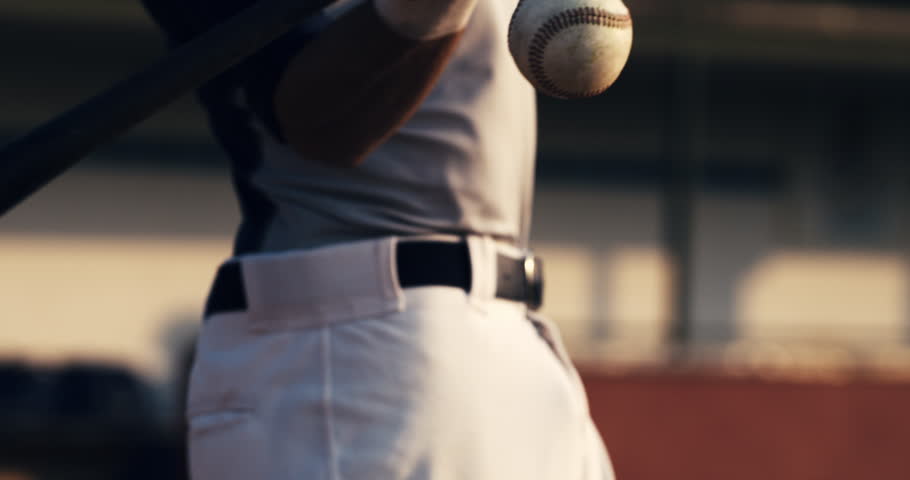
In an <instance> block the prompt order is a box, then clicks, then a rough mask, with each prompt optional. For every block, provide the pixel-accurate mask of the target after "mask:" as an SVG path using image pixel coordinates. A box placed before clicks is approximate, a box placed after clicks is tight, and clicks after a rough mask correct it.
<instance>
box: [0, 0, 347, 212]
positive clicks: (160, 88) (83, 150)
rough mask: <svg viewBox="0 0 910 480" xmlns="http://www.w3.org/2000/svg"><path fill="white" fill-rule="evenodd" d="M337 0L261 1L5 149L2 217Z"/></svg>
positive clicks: (0, 168) (0, 170)
mask: <svg viewBox="0 0 910 480" xmlns="http://www.w3.org/2000/svg"><path fill="white" fill-rule="evenodd" d="M333 2H334V0H309V1H306V0H260V1H259V2H257V3H256V4H255V5H253V6H251V7H249V8H247V9H246V10H244V11H242V12H240V13H239V14H237V15H236V16H234V17H232V18H230V19H228V20H227V21H225V22H223V23H222V24H220V25H218V26H216V27H214V28H212V29H211V30H209V31H208V32H206V33H204V34H202V35H200V36H199V37H198V38H196V39H194V40H193V41H192V42H189V43H187V44H185V45H183V46H181V47H180V48H177V49H175V50H174V51H173V52H172V53H171V54H170V55H168V56H166V57H165V58H163V59H161V60H159V61H157V62H155V63H154V64H152V65H151V66H150V67H148V68H147V69H145V70H143V71H140V72H138V73H136V74H134V75H133V76H131V77H129V78H127V79H126V80H124V81H122V82H120V83H117V84H116V85H114V86H113V87H111V88H109V89H108V90H106V91H103V92H102V93H100V94H98V95H97V96H95V97H92V98H91V99H89V100H87V101H86V102H84V103H82V104H79V105H77V106H75V107H73V108H72V109H70V110H68V111H66V112H64V113H63V114H61V115H59V116H57V117H55V118H53V119H51V120H50V121H48V122H47V123H45V124H43V125H41V126H39V127H37V128H35V129H34V130H32V131H31V132H29V133H27V134H26V135H24V136H22V137H20V138H18V139H16V140H14V141H12V142H11V143H9V144H8V145H6V146H5V147H3V149H0V216H2V215H4V214H6V213H7V212H8V211H9V210H11V209H12V208H13V207H15V206H16V205H18V204H19V203H20V202H22V201H23V200H25V199H26V198H28V196H30V195H31V194H32V193H34V192H35V191H37V190H38V189H40V188H41V187H43V186H44V185H46V184H47V183H48V182H50V181H51V180H53V179H54V178H56V177H57V176H58V175H60V174H61V173H63V172H64V171H66V170H67V169H68V168H70V167H72V166H73V165H75V164H76V163H77V162H78V161H79V160H80V159H81V158H83V157H84V156H86V155H87V154H89V153H91V152H92V151H93V150H94V149H96V148H97V147H99V146H100V145H101V144H103V143H105V142H107V141H110V140H112V139H114V138H116V137H117V136H119V135H121V134H123V133H124V132H126V131H128V130H129V129H130V128H132V127H133V126H135V125H136V124H138V123H139V122H141V121H143V120H145V119H146V118H148V117H149V116H151V115H152V114H154V113H155V112H157V111H158V110H160V109H162V108H164V107H165V106H167V105H168V104H170V103H172V102H173V101H174V100H176V99H177V98H179V97H181V96H183V95H184V94H186V93H188V92H190V91H192V90H194V89H196V88H198V87H199V86H201V85H202V84H203V83H205V82H206V81H208V80H210V79H212V78H213V77H215V76H216V75H218V74H219V73H221V72H224V71H225V70H227V69H228V68H230V67H231V66H233V65H235V64H236V63H238V62H240V61H241V60H243V59H245V58H247V57H249V56H250V55H252V54H253V53H255V52H257V51H258V50H260V49H262V48H263V47H265V46H266V45H268V44H269V43H270V42H271V41H272V40H274V39H276V38H278V37H279V36H280V35H282V34H284V33H285V32H287V31H289V30H290V29H291V28H292V27H293V26H294V25H295V24H297V23H299V22H300V21H301V20H303V19H304V18H306V17H308V16H310V15H313V14H315V13H317V12H318V11H319V10H321V9H323V8H325V7H326V6H328V5H329V4H331V3H333Z"/></svg>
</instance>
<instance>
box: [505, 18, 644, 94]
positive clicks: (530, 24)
mask: <svg viewBox="0 0 910 480" xmlns="http://www.w3.org/2000/svg"><path fill="white" fill-rule="evenodd" d="M631 50H632V17H631V16H630V14H629V9H628V8H627V7H626V6H625V5H624V4H623V3H622V0H521V1H520V2H519V3H518V6H517V7H516V9H515V13H514V14H513V15H512V20H511V23H510V25H509V51H510V52H511V53H512V57H513V58H514V59H515V63H516V64H517V65H518V69H519V70H521V73H522V74H523V75H524V76H525V78H527V79H528V80H529V81H530V82H531V84H532V85H534V87H535V88H536V89H537V90H538V91H540V92H542V93H545V94H547V95H550V96H554V97H557V98H586V97H592V96H594V95H599V94H601V93H603V92H604V91H605V90H606V89H607V88H609V87H610V86H611V85H613V82H615V81H616V79H617V78H619V74H620V73H621V72H622V69H623V67H625V65H626V61H627V60H628V59H629V53H630V51H631Z"/></svg>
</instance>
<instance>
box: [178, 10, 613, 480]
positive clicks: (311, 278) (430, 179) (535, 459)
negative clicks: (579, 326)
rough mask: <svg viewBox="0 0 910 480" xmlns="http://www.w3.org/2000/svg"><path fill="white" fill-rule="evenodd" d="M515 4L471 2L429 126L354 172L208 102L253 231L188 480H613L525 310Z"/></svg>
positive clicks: (214, 351)
mask: <svg viewBox="0 0 910 480" xmlns="http://www.w3.org/2000/svg"><path fill="white" fill-rule="evenodd" d="M516 3H517V0H484V1H481V2H480V3H479V6H478V7H477V10H476V11H475V13H474V16H473V18H472V20H471V22H470V25H469V26H468V28H467V30H466V32H465V34H464V36H463V38H462V39H461V43H460V44H459V47H458V49H457V51H456V53H455V55H454V57H453V58H452V59H451V61H450V63H449V64H448V66H447V68H446V69H445V71H444V72H443V74H442V76H441V79H440V80H439V83H438V84H437V86H436V87H435V88H434V89H433V91H432V92H431V94H430V95H429V97H428V98H427V99H426V100H425V101H424V102H423V103H422V104H421V106H420V108H419V110H418V111H417V113H416V114H415V115H414V116H413V117H412V118H411V119H410V120H409V121H408V122H407V124H406V125H405V126H404V127H403V128H401V129H400V130H399V131H398V132H397V133H395V134H394V136H392V137H391V138H390V139H389V140H388V141H387V142H385V143H384V144H383V145H382V146H380V147H379V148H378V150H376V151H375V152H374V153H372V154H371V155H370V156H369V157H368V158H367V159H366V161H365V162H364V163H363V164H362V165H361V166H358V167H357V168H354V169H337V168H333V167H328V166H325V165H323V164H321V163H319V162H317V161H312V160H310V159H306V158H301V157H300V156H299V155H298V154H296V153H294V152H293V151H292V150H291V149H289V148H288V147H287V146H286V145H284V144H283V143H282V142H281V141H279V140H278V139H276V137H275V136H273V135H271V134H270V133H269V128H268V126H267V125H266V124H265V122H263V121H259V120H257V119H256V117H255V116H252V115H245V114H244V112H247V110H245V109H244V106H243V102H242V95H241V93H242V92H240V91H239V90H238V91H237V92H234V93H236V95H235V96H233V97H232V98H235V99H237V98H239V99H241V101H238V103H237V104H236V105H232V106H230V107H227V106H223V105H222V106H221V107H219V106H217V105H214V103H213V102H212V101H211V98H212V94H211V92H209V96H208V97H206V93H205V92H203V93H202V98H203V102H204V103H206V105H207V107H208V108H209V112H210V114H211V115H212V116H213V119H214V120H213V123H214V124H215V125H214V127H215V131H216V134H219V132H220V135H219V137H220V138H221V139H222V143H223V144H224V145H225V147H226V148H227V150H228V151H229V153H230V154H231V156H232V158H233V160H234V178H235V182H236V186H237V190H238V193H239V196H240V199H241V207H242V210H243V213H244V224H243V226H242V227H241V230H240V232H239V234H238V240H237V248H236V256H235V257H234V258H232V259H230V260H229V261H228V262H226V263H225V265H224V266H222V268H221V270H220V271H219V276H218V278H217V279H216V281H215V285H214V286H213V291H212V295H211V298H210V302H209V307H208V314H207V318H206V321H205V323H204V326H203V329H202V332H201V335H200V339H199V343H198V350H197V358H196V362H195V365H194V368H193V372H192V376H191V384H190V393H189V400H188V420H189V425H190V433H189V435H190V459H191V470H192V474H193V477H194V478H195V479H196V480H208V479H211V480H215V479H217V480H232V479H253V478H256V479H269V480H279V479H280V480H285V479H287V480H290V479H303V478H305V479H308V480H309V479H312V480H362V479H371V480H399V479H401V480H404V479H410V480H447V479H452V480H455V479H461V480H503V479H522V480H595V479H596V480H608V479H612V478H613V472H612V468H611V466H610V462H609V460H608V458H607V455H606V451H605V449H604V447H603V444H602V442H601V440H600V437H599V435H598V433H597V431H596V429H595V427H594V425H593V423H592V421H591V419H590V415H589V413H588V407H587V403H586V399H585V395H584V390H583V387H582V386H581V383H580V381H579V379H578V376H577V374H576V372H575V370H574V368H573V367H572V365H571V363H570V362H569V360H568V359H567V358H566V356H565V354H564V352H563V350H562V346H561V343H560V341H559V339H558V334H557V332H556V330H555V328H553V327H552V325H550V324H548V323H546V322H545V321H543V320H540V319H538V318H536V317H535V316H534V315H533V314H532V313H531V312H529V309H528V307H527V306H526V304H525V303H524V302H522V301H516V299H520V298H522V293H521V292H522V288H523V286H520V287H519V288H518V289H517V290H516V289H515V288H514V287H515V282H516V275H517V276H518V277H521V278H520V279H519V280H521V281H526V282H527V281H528V278H525V277H523V276H522V274H528V275H530V273H533V272H530V273H529V272H528V271H521V269H522V268H525V269H527V268H528V266H529V265H531V267H533V266H534V265H533V264H529V263H528V261H529V259H527V258H524V255H525V251H524V249H525V247H526V243H527V237H528V227H529V225H528V223H529V217H530V206H531V195H532V186H533V177H534V157H535V147H536V146H535V130H536V124H535V115H536V112H535V104H534V92H533V91H532V88H531V87H530V85H529V84H528V83H527V81H526V80H525V79H524V78H523V77H522V76H521V75H520V74H519V72H518V69H517V68H516V66H515V65H514V62H513V60H512V58H511V57H510V55H509V52H508V48H507V45H506V29H507V27H508V22H509V18H510V16H511V13H512V11H513V10H514V8H515V6H516ZM214 88H217V86H216V87H214ZM207 100H208V101H207ZM219 115H220V116H221V117H231V116H232V115H233V117H232V118H233V120H232V121H235V122H236V121H237V119H246V120H248V121H249V123H248V128H245V129H242V130H235V131H234V133H226V132H230V128H231V127H230V126H227V127H226V126H225V125H228V123H227V121H225V120H223V118H222V121H221V123H220V124H219ZM219 125H220V126H219ZM235 126H236V124H235ZM414 245H417V247H414ZM415 252H416V253H415ZM428 252H430V253H428ZM433 252H439V253H433ZM435 262H440V265H441V267H440V269H439V270H444V269H445V268H448V267H450V266H452V265H455V268H454V269H450V270H452V271H453V272H454V273H452V275H454V276H455V277H458V278H456V279H454V280H452V281H451V282H450V283H446V281H443V282H436V281H435V280H434V279H433V278H435V277H434V275H433V274H434V272H435V270H436V269H434V268H433V267H432V265H435ZM513 264H514V265H518V268H519V270H517V271H518V273H517V274H515V275H513V273H515V272H514V271H509V269H511V268H512V266H511V265H513ZM428 265H430V266H429V267H428ZM458 265H463V271H462V270H459V268H460V267H458ZM442 266H445V268H443V267H442ZM415 272H416V273H415ZM431 277H432V278H431ZM510 282H511V283H510ZM519 283H520V282H519ZM510 284H511V287H510V286H509V285H510ZM510 288H511V290H510ZM509 291H511V292H513V294H514V293H515V292H518V293H517V294H514V295H513V294H510V293H509ZM503 292H505V293H503Z"/></svg>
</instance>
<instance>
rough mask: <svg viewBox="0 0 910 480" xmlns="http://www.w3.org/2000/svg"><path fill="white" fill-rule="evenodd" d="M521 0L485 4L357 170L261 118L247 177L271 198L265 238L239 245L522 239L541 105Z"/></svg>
mask: <svg viewBox="0 0 910 480" xmlns="http://www.w3.org/2000/svg"><path fill="white" fill-rule="evenodd" d="M516 4H517V0H485V1H481V2H479V5H478V7H477V9H476V11H475V12H474V16H473V18H472V20H471V22H470V24H469V26H468V27H467V30H466V32H465V34H464V36H463V37H462V39H461V43H460V44H459V46H458V49H457V51H456V53H455V55H454V57H453V58H452V59H451V61H450V63H449V64H448V65H447V67H446V69H445V71H444V72H443V74H442V76H441V78H440V80H439V83H438V84H437V85H436V87H435V88H434V89H433V90H432V92H431V93H430V95H429V97H428V98H427V99H426V100H425V101H424V102H423V103H422V105H421V106H420V107H419V109H418V111H417V112H416V114H415V115H414V116H413V117H412V118H411V119H410V120H409V121H408V122H407V123H406V124H405V125H404V126H403V127H402V128H401V129H400V130H399V131H398V132H397V133H395V134H394V135H393V136H392V137H391V138H390V139H389V140H388V141H387V142H386V143H384V144H383V145H381V146H380V147H379V148H378V149H377V150H376V151H375V152H373V153H372V154H371V155H370V156H369V157H368V158H367V159H366V160H365V161H364V163H363V164H361V165H360V166H358V167H356V168H352V169H341V168H335V167H329V166H325V165H324V164H321V163H319V162H317V161H313V160H309V159H306V158H301V157H300V156H299V155H298V154H297V153H295V152H294V151H292V150H291V149H290V148H289V147H288V146H287V145H285V144H283V143H281V142H279V141H278V140H276V139H275V138H274V137H272V136H271V135H268V134H267V133H266V129H265V128H264V127H263V126H262V125H258V128H256V130H257V132H258V133H259V137H260V138H259V142H258V143H259V147H260V150H261V156H262V158H261V160H260V161H259V162H256V163H257V164H256V165H255V168H248V169H247V171H246V172H245V175H248V178H247V180H248V182H249V185H248V187H249V188H252V189H254V190H255V191H256V194H257V195H258V196H259V197H260V199H259V200H260V203H263V204H268V205H269V208H267V209H265V211H267V212H268V214H267V217H268V218H259V219H254V220H255V221H253V222H252V224H253V225H254V229H256V230H259V231H258V232H256V234H255V235H252V236H253V237H255V238H257V239H258V240H257V242H256V243H257V244H258V245H256V246H255V247H254V248H250V246H249V245H247V247H245V248H243V249H242V250H244V251H247V252H249V251H282V250H289V249H298V248H310V247H315V246H322V245H326V244H331V243H336V242H343V241H353V240H362V239H367V238H374V237H380V236H388V235H416V234H433V233H454V234H468V233H475V234H483V235H490V236H493V237H497V238H500V239H503V240H506V241H509V242H512V243H515V244H518V245H523V244H524V243H525V242H526V240H527V236H528V223H529V218H530V208H531V197H532V185H533V179H534V159H535V150H536V108H535V96H534V91H533V89H532V87H531V86H530V84H529V83H528V82H527V81H526V80H525V79H524V78H523V77H522V76H521V74H520V73H519V71H518V68H517V67H516V66H515V63H514V61H513V60H512V57H511V56H510V54H509V50H508V46H507V43H506V38H507V28H508V23H509V19H510V17H511V14H512V12H513V11H514V9H515V6H516ZM235 175H236V172H235ZM241 196H242V195H241ZM259 210H260V211H261V210H262V209H259ZM250 211H256V209H249V208H247V209H245V212H244V213H245V216H249V212H250ZM245 222H246V223H250V222H249V219H246V220H245ZM249 228H250V227H249V225H247V229H248V230H249ZM247 236H249V232H247Z"/></svg>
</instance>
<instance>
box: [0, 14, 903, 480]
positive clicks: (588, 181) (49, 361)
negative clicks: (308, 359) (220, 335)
mask: <svg viewBox="0 0 910 480" xmlns="http://www.w3.org/2000/svg"><path fill="white" fill-rule="evenodd" d="M627 3H628V5H629V7H630V8H631V10H632V12H633V15H634V16H635V20H636V24H635V29H636V39H635V46H634V49H633V54H632V58H631V59H630V62H629V65H628V67H627V69H626V71H625V72H624V74H623V76H622V77H621V78H620V80H619V82H618V83H617V84H616V85H615V86H614V87H613V88H612V89H611V90H609V91H608V92H607V93H606V94H605V95H603V96H601V97H598V98H596V99H593V100H586V101H580V102H564V101H555V100H550V99H546V98H541V101H540V114H539V115H540V118H539V121H540V128H541V131H540V153H539V167H538V178H537V197H536V206H535V208H536V214H535V218H534V232H533V244H534V247H535V249H536V250H537V251H538V253H539V254H541V255H542V256H543V257H544V258H545V259H546V262H547V270H548V271H547V276H548V280H549V283H548V285H547V292H546V303H545V304H546V307H545V310H546V313H547V314H549V315H550V316H552V317H553V318H554V319H555V320H556V321H557V322H558V323H559V324H560V325H561V327H562V329H563V334H564V336H565V340H566V342H567V343H568V345H569V348H570V350H571V353H572V354H573V356H574V357H575V359H576V361H577V362H578V363H579V365H580V368H581V371H582V374H583V377H584V380H585V382H586V383H587V385H588V389H589V395H590V401H591V408H592V410H593V413H594V416H595V419H596V420H597V422H598V425H599V427H600V429H601V431H602V433H603V434H604V436H605V438H606V439H607V442H608V445H609V447H610V450H611V453H612V455H613V457H614V462H615V464H616V469H617V473H618V475H619V478H620V480H645V479H663V478H676V479H699V480H709V479H737V480H739V479H746V480H748V479H763V480H766V479H768V478H774V479H785V480H786V479H793V480H810V479H819V480H821V479H848V478H850V479H854V478H870V479H902V480H905V479H907V478H910V457H908V456H907V455H906V445H907V444H908V442H910V414H908V413H907V411H906V410H907V405H910V348H908V339H910V303H908V293H910V270H908V264H907V253H908V246H910V243H908V240H910V162H908V161H907V160H908V156H910V115H908V112H910V88H908V85H910V1H907V0H852V1H846V0H841V1H834V0H829V1H821V0H819V1H816V0H775V1H772V0H761V1H759V0H678V1H673V0H627ZM162 54H163V45H162V41H161V38H160V36H159V35H158V33H157V31H156V30H155V29H154V28H153V27H152V25H151V23H150V22H149V21H148V20H147V18H146V17H145V16H144V14H143V12H142V10H141V9H140V7H139V5H138V1H132V0H81V1H80V2H71V1H67V0H28V1H14V0H0V59H2V61H3V67H2V73H0V143H2V142H6V141H8V140H11V139H12V138H14V137H16V136H18V135H21V134H23V133H25V132H26V131H28V130H29V129H30V128H32V127H34V126H36V125H38V124H39V123H41V122H43V121H45V120H47V119H49V118H50V117H52V116H53V115H56V114H57V113H59V112H61V111H62V110H64V109H65V108H68V107H70V106H72V105H75V104H76V103H78V102H80V101H82V100H83V99H85V98H86V97H88V96H89V95H91V94H94V93H97V92H99V91H100V90H102V89H103V88H105V87H107V86H109V85H111V84H113V83H114V82H116V81H118V80H120V79H122V78H124V77H125V76H127V75H129V74H130V73H132V72H135V71H137V70H138V69H141V68H143V67H144V66H146V65H147V64H148V63H149V62H151V61H153V60H154V59H156V58H159V57H160V56H161V55H162ZM227 174H228V172H227V170H226V164H225V162H224V160H223V158H222V155H221V153H220V151H219V150H218V148H217V147H215V146H214V145H213V143H212V141H211V139H210V138H209V136H208V134H207V132H206V126H205V121H204V119H203V117H202V115H201V112H200V110H199V109H198V107H197V106H196V104H195V102H194V100H193V99H192V98H189V97H188V98H185V99H184V100H182V101H181V102H179V103H177V104H175V105H173V106H172V107H169V108H168V109H167V110H166V111H165V112H163V113H161V114H159V115H157V116H155V117H154V118H152V119H150V120H148V121H147V122H145V123H144V124H142V125H141V126H140V127H139V128H137V129H135V130H133V131H132V132H131V133H130V134H128V135H126V136H124V137H122V138H120V139H118V140H117V141H115V142H113V143H111V144H109V145H107V146H106V147H104V148H103V149H102V150H100V151H99V152H97V154H95V155H93V156H92V157H91V158H89V159H87V160H86V161H85V162H84V163H82V164H80V165H79V166H78V167H77V168H75V169H74V170H72V171H70V172H69V173H67V174H66V175H64V176H63V177H61V178H60V179H59V180H57V181H55V182H54V183H53V184H51V185H50V186H49V187H48V188H46V189H44V190H42V191H41V192H39V193H38V194H37V195H35V196H34V197H32V198H31V199H30V200H28V201H27V202H26V203H24V204H23V205H22V206H20V207H19V208H17V209H16V210H14V211H13V212H12V213H11V214H9V215H7V216H6V217H4V218H2V219H0V292H2V293H0V479H2V480H12V479H16V480H25V479H42V480H43V479H67V480H69V479H82V478H92V479H107V478H110V479H121V478H130V479H133V478H181V476H182V475H183V471H184V466H183V455H182V452H183V446H182V443H181V442H182V438H181V432H182V423H181V417H180V413H179V412H180V407H181V405H180V402H181V400H180V399H181V398H182V389H183V381H184V378H185V372H186V365H187V364H188V361H189V359H190V355H191V349H192V344H193V340H194V336H195V333H196V328H197V324H198V321H199V317H200V312H201V308H202V302H203V299H204V298H205V295H206V291H207V289H208V286H209V282H210V280H211V278H212V276H213V273H214V268H215V266H216V265H217V264H218V263H219V262H220V261H221V260H222V259H224V258H225V257H226V256H227V255H228V254H229V249H230V245H231V234H232V232H233V229H234V227H235V224H236V222H237V218H238V214H237V210H236V204H235V200H234V198H233V195H232V191H231V187H230V183H229V179H228V176H227Z"/></svg>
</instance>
